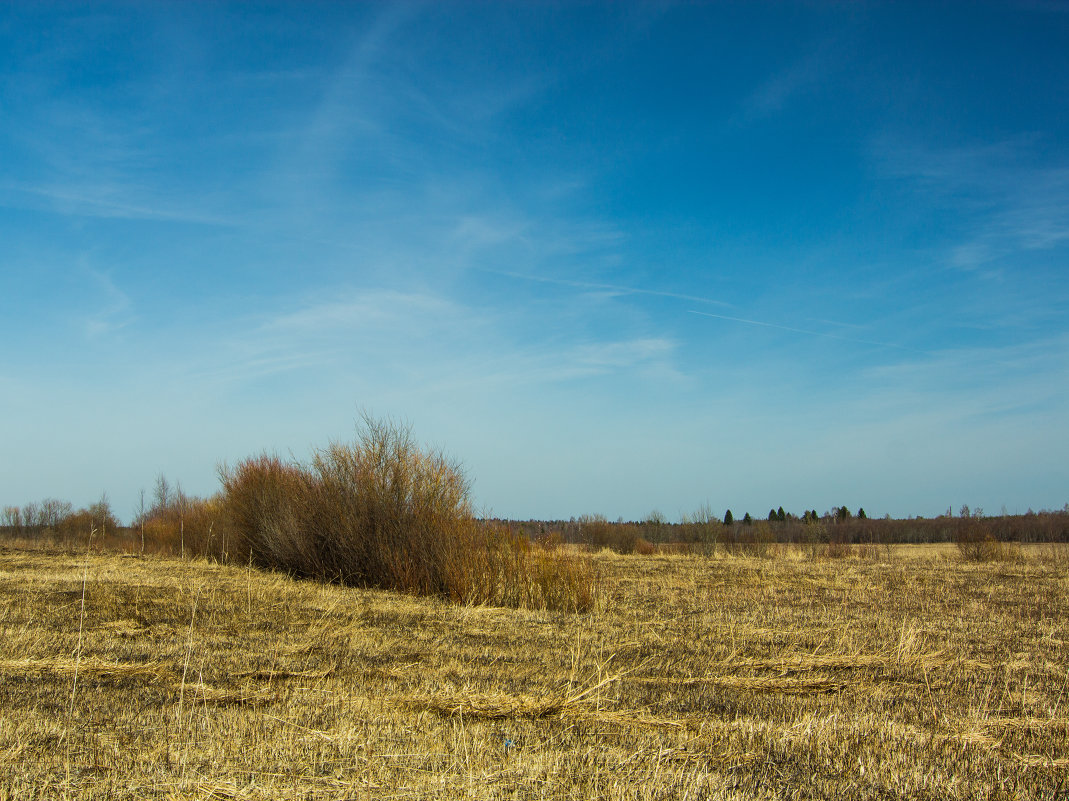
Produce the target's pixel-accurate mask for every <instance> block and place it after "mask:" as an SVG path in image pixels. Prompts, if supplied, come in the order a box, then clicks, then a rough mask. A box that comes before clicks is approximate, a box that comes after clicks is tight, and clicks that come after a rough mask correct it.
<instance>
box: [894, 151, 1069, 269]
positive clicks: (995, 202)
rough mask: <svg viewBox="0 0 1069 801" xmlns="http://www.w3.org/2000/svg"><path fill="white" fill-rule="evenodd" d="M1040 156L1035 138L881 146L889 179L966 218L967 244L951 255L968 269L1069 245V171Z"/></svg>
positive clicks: (950, 251)
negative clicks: (900, 181)
mask: <svg viewBox="0 0 1069 801" xmlns="http://www.w3.org/2000/svg"><path fill="white" fill-rule="evenodd" d="M1038 150H1039V143H1038V142H1037V141H1036V140H1035V139H1034V138H1032V137H1022V138H1018V139H1014V140H1007V141H1001V142H995V143H989V144H982V145H971V146H959V147H954V148H942V149H937V148H931V147H927V146H924V145H907V144H903V143H902V142H900V141H895V140H891V139H887V138H883V139H880V140H879V141H878V143H877V146H876V154H877V159H878V161H879V163H880V164H881V166H882V168H883V169H884V170H885V171H886V172H887V173H888V174H889V175H892V176H895V177H898V178H903V179H906V180H910V181H913V182H915V184H916V186H917V188H918V190H920V191H921V192H922V193H923V194H924V195H925V196H926V200H927V201H928V202H929V203H934V204H937V205H940V206H951V205H952V206H953V208H954V209H955V210H956V211H957V212H960V213H962V214H963V215H964V221H965V222H964V223H963V224H964V225H965V226H967V227H966V228H965V236H966V237H967V238H965V239H964V241H960V242H958V243H956V244H952V245H950V246H949V248H948V255H947V263H948V264H949V265H950V266H953V267H957V268H961V269H977V268H980V267H982V266H984V265H987V264H990V263H991V262H994V261H996V260H998V259H1001V258H1003V257H1005V256H1008V255H1012V254H1013V253H1017V252H1021V251H1035V250H1050V249H1052V248H1056V247H1060V246H1062V245H1064V244H1066V243H1069V166H1067V165H1066V164H1065V162H1064V160H1062V161H1059V160H1052V159H1050V158H1046V159H1044V158H1042V157H1041V156H1039V155H1037V151H1038ZM970 222H971V224H970Z"/></svg>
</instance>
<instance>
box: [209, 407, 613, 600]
mask: <svg viewBox="0 0 1069 801" xmlns="http://www.w3.org/2000/svg"><path fill="white" fill-rule="evenodd" d="M221 472H222V480H223V488H224V498H225V503H226V507H227V509H228V511H229V515H228V518H229V531H230V533H231V536H232V537H233V546H232V554H233V555H234V556H235V557H237V558H244V559H248V560H250V561H252V562H254V563H256V564H259V565H262V566H265V567H271V568H275V569H279V570H284V571H286V572H288V573H291V574H294V575H299V576H307V577H315V578H320V579H325V580H328V581H333V582H338V583H342V584H350V585H356V586H377V587H383V588H385V589H393V590H401V591H404V592H412V593H418V594H421V595H439V596H447V597H451V598H454V599H456V600H458V601H464V602H469V603H495V604H504V605H509V606H536V607H552V608H573V609H584V608H589V606H590V605H591V604H592V603H593V595H594V584H595V577H594V573H593V571H592V569H591V568H590V567H589V565H588V564H587V563H586V562H581V561H578V560H577V557H575V556H571V555H564V554H560V555H554V556H553V557H552V558H549V557H547V556H545V555H544V554H543V553H542V552H541V549H538V550H539V553H538V554H537V555H535V554H533V553H532V549H531V545H530V542H529V541H528V540H527V539H526V538H518V537H512V536H509V535H507V534H506V533H501V532H498V531H495V530H494V529H492V528H489V527H487V526H484V525H482V524H480V523H479V522H478V521H477V520H475V518H474V516H473V514H472V506H471V501H470V487H469V483H468V480H467V478H466V476H465V475H464V471H463V470H462V469H461V467H460V465H459V464H458V463H456V462H455V461H453V460H452V459H450V458H448V457H446V456H445V455H444V454H443V453H441V452H440V451H433V450H425V449H422V448H420V447H419V446H418V445H417V444H416V443H415V442H414V441H413V439H412V435H411V432H410V430H409V429H408V428H407V427H403V426H399V425H397V424H394V423H391V422H383V421H378V420H374V419H371V418H367V417H365V418H364V425H363V428H362V429H361V431H360V434H359V436H358V438H357V440H356V441H355V442H354V443H343V442H333V443H331V444H330V445H328V446H327V447H325V448H322V449H319V450H317V451H316V452H315V454H314V455H313V457H312V459H311V461H310V462H309V463H308V464H307V465H298V464H291V463H286V462H283V461H282V460H280V459H279V458H278V457H275V456H267V455H262V456H258V457H253V458H251V459H246V460H245V461H243V462H241V463H240V464H238V465H237V467H235V468H233V469H228V468H224V469H223V470H222V471H221ZM550 568H552V569H550ZM547 575H548V576H550V577H551V578H550V579H547V578H546V577H547ZM553 577H556V578H553ZM547 580H548V581H549V582H550V584H553V585H554V586H552V587H547ZM562 588H563V589H562Z"/></svg>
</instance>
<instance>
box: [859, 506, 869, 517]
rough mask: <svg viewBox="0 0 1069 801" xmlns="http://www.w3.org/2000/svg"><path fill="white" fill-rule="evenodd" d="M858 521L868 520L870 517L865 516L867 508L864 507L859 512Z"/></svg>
mask: <svg viewBox="0 0 1069 801" xmlns="http://www.w3.org/2000/svg"><path fill="white" fill-rule="evenodd" d="M857 519H858V520H867V519H868V515H867V514H865V507H864V506H862V507H861V508H860V509H858V510H857Z"/></svg>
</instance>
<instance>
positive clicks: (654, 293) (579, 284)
mask: <svg viewBox="0 0 1069 801" xmlns="http://www.w3.org/2000/svg"><path fill="white" fill-rule="evenodd" d="M484 272H488V273H493V274H495V275H502V276H505V277H507V278H515V279H517V280H520V281H532V282H535V283H539V284H555V285H557V286H566V287H573V288H575V289H583V290H593V291H598V292H603V293H609V295H610V296H617V297H623V296H628V295H638V296H641V295H648V296H651V297H661V298H673V299H675V300H685V301H689V302H692V303H707V304H710V305H713V306H731V304H730V303H728V302H727V301H723V300H716V299H714V298H706V297H701V296H700V295H688V294H685V293H681V292H668V291H664V290H659V289H647V288H642V287H634V286H623V285H620V284H605V283H599V282H595V281H573V280H570V279H567V278H551V277H549V276H542V275H529V274H526V273H515V272H509V271H508V270H489V269H487V270H484Z"/></svg>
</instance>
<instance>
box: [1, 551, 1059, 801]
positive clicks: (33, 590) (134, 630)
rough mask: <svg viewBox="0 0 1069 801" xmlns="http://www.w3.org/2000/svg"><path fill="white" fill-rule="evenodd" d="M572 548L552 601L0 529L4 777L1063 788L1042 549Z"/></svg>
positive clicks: (725, 790) (13, 793)
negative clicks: (11, 534) (575, 604)
mask: <svg viewBox="0 0 1069 801" xmlns="http://www.w3.org/2000/svg"><path fill="white" fill-rule="evenodd" d="M596 559H597V561H598V568H599V571H600V572H601V574H602V575H603V580H604V593H603V598H602V600H601V602H600V605H599V606H598V607H597V608H595V609H594V610H592V611H590V612H587V613H584V614H575V613H565V612H553V611H546V610H524V609H501V608H490V607H480V606H465V605H458V604H456V603H451V602H448V601H447V600H444V599H436V598H430V599H427V598H417V597H414V596H410V595H402V594H397V593H390V592H385V591H381V590H363V589H351V588H343V587H337V586H328V585H323V584H320V583H316V582H313V581H299V580H292V579H289V578H286V577H284V576H282V575H279V574H273V573H264V572H259V571H257V570H255V569H249V568H248V567H246V568H237V567H226V566H220V565H216V564H209V563H206V562H190V561H181V560H177V559H169V560H164V559H154V558H146V559H143V560H141V559H120V558H118V557H114V556H108V555H96V554H94V555H91V556H89V557H86V556H85V555H84V554H83V555H81V556H77V555H63V554H48V553H40V552H26V551H10V550H9V551H4V552H0V765H3V770H0V799H15V798H18V799H46V798H47V799H54V798H72V799H73V798H79V799H83V798H84V799H112V798H118V799H123V798H128V799H135V798H136V799H142V798H159V799H209V798H216V799H274V798H301V799H346V798H421V799H422V798H442V799H445V798H450V799H452V798H458V797H470V798H476V799H478V798H485V799H490V798H557V799H564V798H568V799H587V798H620V799H623V798H628V799H663V798H683V797H689V798H708V799H750V798H770V799H771V798H785V799H786V798H797V797H807V798H847V799H849V798H856V799H862V798H866V799H868V798H887V799H892V798H901V799H913V798H949V799H974V798H1040V799H1043V798H1048V799H1055V798H1062V797H1065V795H1066V792H1067V791H1069V623H1067V622H1066V621H1069V576H1067V572H1066V564H1067V560H1066V558H1065V554H1063V553H1061V552H1059V553H1057V554H1054V553H1048V552H1047V551H1043V552H1042V553H1040V552H1039V551H1030V550H1029V549H1025V551H1024V553H1023V555H1022V558H1021V559H1018V560H1016V561H1014V562H1012V563H1006V562H999V563H975V564H974V563H965V562H962V561H961V560H960V559H957V558H956V557H955V555H954V554H953V553H950V554H949V558H947V557H946V556H945V555H944V553H943V552H942V551H940V550H939V549H932V548H928V549H924V548H910V549H905V548H903V549H889V550H887V551H886V552H885V553H882V554H881V558H880V559H864V560H812V559H808V558H804V556H802V555H800V554H792V553H783V552H781V553H780V554H779V555H778V556H777V558H775V559H759V558H753V557H749V556H746V557H735V556H726V557H719V558H707V557H696V556H670V557H666V556H636V555H632V556H618V555H614V554H611V553H604V554H601V555H599V556H597V557H596ZM83 579H84V595H83ZM83 600H84V619H83ZM79 632H80V635H79ZM75 676H77V681H75Z"/></svg>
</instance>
